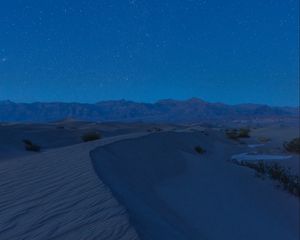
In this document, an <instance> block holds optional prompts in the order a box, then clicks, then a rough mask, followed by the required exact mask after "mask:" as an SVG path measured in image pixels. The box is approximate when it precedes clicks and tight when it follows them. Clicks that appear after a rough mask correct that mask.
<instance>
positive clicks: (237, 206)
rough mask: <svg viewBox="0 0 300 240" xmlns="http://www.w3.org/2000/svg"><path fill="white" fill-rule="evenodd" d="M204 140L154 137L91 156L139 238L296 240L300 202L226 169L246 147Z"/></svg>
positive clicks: (214, 136)
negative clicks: (199, 149) (198, 150)
mask: <svg viewBox="0 0 300 240" xmlns="http://www.w3.org/2000/svg"><path fill="white" fill-rule="evenodd" d="M207 135H208V136H206V135H204V134H202V133H200V132H194V133H188V132H180V133H179V132H177V133H172V132H168V133H159V134H153V135H150V136H146V137H143V138H140V139H135V140H134V139H133V140H125V141H122V142H118V143H113V144H110V145H106V146H104V147H101V148H98V149H97V150H94V151H92V153H91V156H92V159H93V163H94V166H95V169H96V171H97V173H98V176H99V178H100V179H102V180H103V181H104V183H105V184H107V185H108V186H109V187H110V189H111V190H112V192H113V194H114V195H115V196H116V198H117V199H118V200H119V202H120V203H122V204H123V205H124V206H125V207H126V208H127V209H128V212H129V215H130V220H131V222H132V224H133V225H134V226H135V228H136V230H137V232H138V234H139V236H140V237H141V239H143V240H148V239H155V240H160V239H162V240H168V239H178V240H181V239H182V240H183V239H195V240H196V239H197V240H199V239H210V240H219V239H231V240H240V239H243V240H253V239H256V240H265V239H273V240H277V239H278V240H282V239H285V240H297V239H299V199H298V198H296V197H295V196H293V195H290V194H289V193H287V192H284V191H283V190H281V189H278V188H276V186H275V183H274V182H272V181H271V180H267V179H266V180H261V179H259V178H256V177H255V174H254V172H253V170H251V169H248V168H243V167H240V166H236V165H234V164H233V163H232V162H230V158H231V156H232V155H233V154H234V153H239V152H245V150H246V149H247V148H248V147H247V145H240V144H238V143H233V142H232V141H230V140H227V139H225V138H224V136H223V135H222V133H220V132H208V133H207ZM197 145H200V146H202V147H203V148H204V149H206V151H207V152H206V153H205V154H202V155H199V154H197V153H195V151H194V149H193V148H194V146H197Z"/></svg>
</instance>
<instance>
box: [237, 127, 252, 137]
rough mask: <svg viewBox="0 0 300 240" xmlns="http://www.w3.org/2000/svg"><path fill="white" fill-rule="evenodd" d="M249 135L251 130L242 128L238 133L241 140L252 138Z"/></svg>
mask: <svg viewBox="0 0 300 240" xmlns="http://www.w3.org/2000/svg"><path fill="white" fill-rule="evenodd" d="M249 133H250V129H249V128H241V129H240V130H239V132H238V137H239V138H248V137H250V135H249Z"/></svg>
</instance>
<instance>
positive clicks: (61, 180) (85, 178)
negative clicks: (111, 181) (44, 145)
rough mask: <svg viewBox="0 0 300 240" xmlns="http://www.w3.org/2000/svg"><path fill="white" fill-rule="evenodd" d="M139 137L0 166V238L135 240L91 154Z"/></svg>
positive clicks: (86, 145) (70, 148) (80, 146)
mask: <svg viewBox="0 0 300 240" xmlns="http://www.w3.org/2000/svg"><path fill="white" fill-rule="evenodd" d="M140 135H141V134H139V133H135V134H129V135H124V136H118V137H111V138H106V139H103V140H99V141H95V142H90V143H82V144H78V145H73V146H68V147H63V148H58V149H55V150H50V151H48V152H45V153H40V154H35V155H34V156H29V157H24V158H18V159H15V160H10V161H5V162H2V163H1V164H0V195H1V198H0V239H1V240H20V239H22V240H25V239H28V240H33V239H36V240H46V239H67V240H69V239H75V240H76V239H88V240H92V239H100V240H101V239H105V240H106V239H109V240H115V239H132V240H134V239H139V238H138V236H137V234H136V232H135V230H134V228H133V227H132V226H131V225H130V223H129V221H128V215H127V213H126V210H125V209H124V208H123V207H122V206H121V205H120V204H119V203H118V201H117V200H116V199H115V198H114V197H113V196H112V194H111V192H110V190H109V189H108V188H107V187H106V186H105V185H104V184H103V182H102V181H101V180H100V179H98V177H97V175H96V174H95V172H94V170H93V168H92V164H91V161H90V157H89V153H90V151H91V150H92V149H94V148H96V147H99V146H103V145H105V144H109V143H111V142H114V141H120V140H122V139H127V138H135V137H139V136H140Z"/></svg>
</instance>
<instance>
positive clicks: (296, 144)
mask: <svg viewBox="0 0 300 240" xmlns="http://www.w3.org/2000/svg"><path fill="white" fill-rule="evenodd" d="M284 148H285V149H286V150H287V151H289V152H293V153H298V154H300V138H295V139H293V140H292V141H290V142H288V143H285V144H284Z"/></svg>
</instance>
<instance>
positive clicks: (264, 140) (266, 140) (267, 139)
mask: <svg viewBox="0 0 300 240" xmlns="http://www.w3.org/2000/svg"><path fill="white" fill-rule="evenodd" d="M258 141H259V142H260V143H267V142H270V141H271V139H270V138H268V137H258Z"/></svg>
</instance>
